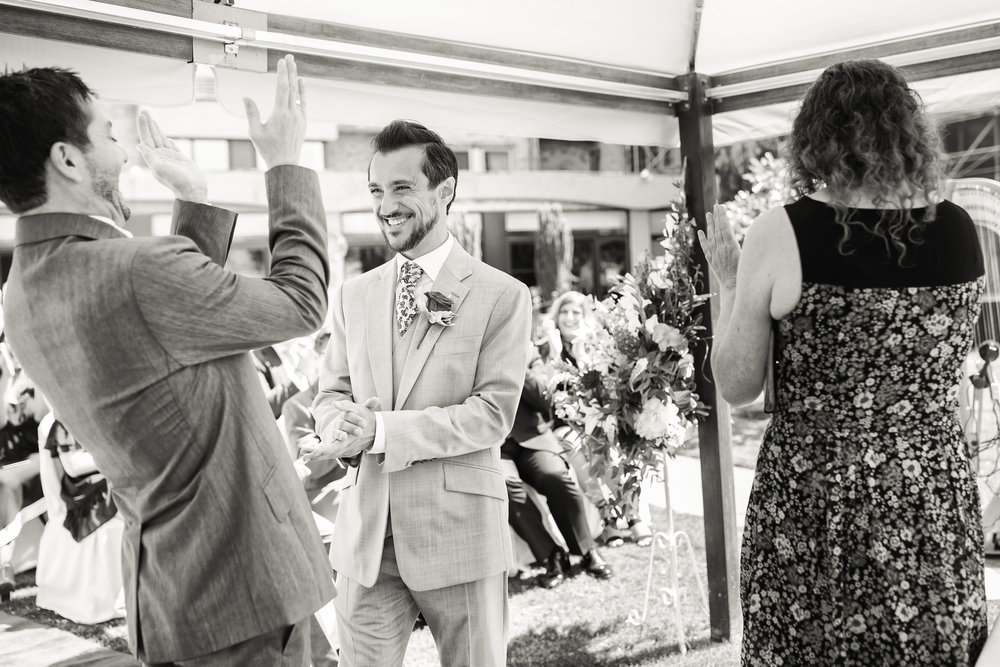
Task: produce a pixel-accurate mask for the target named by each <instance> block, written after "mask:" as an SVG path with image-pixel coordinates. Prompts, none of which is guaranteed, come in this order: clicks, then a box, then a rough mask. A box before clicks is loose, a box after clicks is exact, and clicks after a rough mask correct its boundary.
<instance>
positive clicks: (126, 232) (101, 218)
mask: <svg viewBox="0 0 1000 667" xmlns="http://www.w3.org/2000/svg"><path fill="white" fill-rule="evenodd" d="M90 217H91V218H93V219H94V220H98V221H100V222H103V223H105V224H108V225H111V226H112V227H114V228H115V229H117V230H118V231H120V232H121V233H122V234H124V235H125V236H127V237H128V238H132V236H133V234H132V232H130V231H129V230H127V229H125V228H124V227H119V226H118V225H117V224H115V221H114V220H112V219H111V218H105V217H104V216H103V215H92V216H90Z"/></svg>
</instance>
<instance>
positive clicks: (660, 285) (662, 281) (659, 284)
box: [646, 271, 674, 289]
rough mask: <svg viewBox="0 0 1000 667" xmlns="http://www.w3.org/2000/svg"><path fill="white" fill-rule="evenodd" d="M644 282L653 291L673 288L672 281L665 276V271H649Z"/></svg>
mask: <svg viewBox="0 0 1000 667" xmlns="http://www.w3.org/2000/svg"><path fill="white" fill-rule="evenodd" d="M646 282H648V283H649V286H650V287H652V288H653V289H671V288H673V286H674V281H672V280H671V279H670V278H669V277H668V276H667V272H666V271H650V272H649V277H648V278H646Z"/></svg>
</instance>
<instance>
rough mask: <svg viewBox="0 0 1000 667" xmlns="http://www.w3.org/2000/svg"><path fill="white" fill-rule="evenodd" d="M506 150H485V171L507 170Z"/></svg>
mask: <svg viewBox="0 0 1000 667" xmlns="http://www.w3.org/2000/svg"><path fill="white" fill-rule="evenodd" d="M507 162H508V155H507V151H486V171H507V170H508V169H509V167H508V166H507Z"/></svg>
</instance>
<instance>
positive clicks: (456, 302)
mask: <svg viewBox="0 0 1000 667" xmlns="http://www.w3.org/2000/svg"><path fill="white" fill-rule="evenodd" d="M372 143H373V145H374V149H375V151H374V155H373V157H372V160H371V163H370V165H369V169H368V175H369V185H368V188H369V190H370V192H371V196H372V206H373V209H374V212H375V216H376V218H377V220H378V224H379V227H380V229H381V231H382V234H383V236H385V240H386V243H387V244H388V245H389V247H390V248H392V249H393V250H394V251H396V253H397V254H396V256H395V257H394V258H393V259H391V260H390V261H389V262H387V263H386V264H383V265H382V266H380V267H379V268H376V269H373V270H372V271H369V272H367V273H365V274H363V275H361V276H359V277H357V278H354V279H352V280H349V281H347V282H346V283H344V285H343V286H342V288H341V289H340V290H339V293H336V294H335V295H334V301H333V308H332V319H333V333H332V335H331V338H330V344H329V347H328V348H327V352H326V356H325V359H324V362H323V367H322V371H321V375H320V393H319V395H318V396H317V398H316V401H315V403H314V405H313V407H314V412H315V415H316V421H317V431H318V432H319V433H320V435H321V438H322V443H321V444H320V445H318V446H317V447H316V448H315V449H313V450H312V451H310V452H308V453H307V454H306V456H307V457H308V458H329V457H337V458H340V459H344V460H350V461H351V467H350V469H349V471H348V473H347V476H346V478H345V481H346V483H347V485H348V487H347V488H346V489H345V490H344V491H343V492H342V495H341V500H340V510H339V512H338V514H337V520H336V523H335V526H336V527H335V532H334V536H333V544H332V548H331V552H330V560H331V562H332V563H333V567H334V569H336V570H337V573H338V575H337V585H338V590H339V592H340V594H339V595H338V597H337V598H336V602H335V607H336V611H337V618H338V624H339V628H338V629H339V637H340V639H341V644H342V646H341V655H340V659H341V664H342V665H344V666H347V667H350V666H351V665H400V664H402V661H403V655H404V653H405V651H406V645H407V642H408V641H409V636H410V633H411V630H412V628H413V623H414V621H415V620H416V618H417V614H418V612H422V613H423V616H424V619H425V620H426V621H427V625H428V627H429V628H430V630H431V633H432V634H433V635H434V639H435V641H436V642H437V646H438V652H439V654H440V656H441V663H442V664H443V665H477V666H478V665H484V666H485V665H489V666H497V667H499V666H501V665H504V664H505V662H506V641H507V570H508V569H509V568H510V566H511V564H512V555H511V545H510V537H509V532H508V528H507V492H506V488H505V486H504V478H503V475H502V473H501V472H500V445H501V444H502V442H503V440H504V438H505V437H506V436H507V434H508V433H509V432H510V429H511V425H512V423H513V419H514V413H515V411H516V409H517V402H518V398H519V396H520V394H521V386H522V383H523V380H524V372H523V371H524V368H525V366H526V364H527V359H526V352H527V347H528V346H527V344H526V343H527V341H528V339H529V328H530V322H531V300H530V297H529V293H528V289H527V287H526V286H525V285H524V284H522V283H520V282H519V281H517V280H515V279H513V278H511V277H510V276H509V275H507V274H505V273H503V272H501V271H499V270H497V269H494V268H492V267H490V266H488V265H486V264H484V263H482V262H480V261H478V260H476V259H473V257H472V256H470V255H469V253H467V252H466V251H465V250H463V249H462V247H461V246H460V245H459V244H458V243H456V241H455V238H454V237H453V236H451V234H449V232H448V227H447V212H448V210H449V208H450V206H451V202H452V201H453V200H454V198H455V186H456V183H457V180H458V163H457V161H456V159H455V154H454V153H453V152H452V150H451V149H450V148H448V147H447V146H446V145H445V144H444V142H443V141H442V140H441V137H439V136H438V135H437V134H436V133H434V132H432V131H430V130H428V129H427V128H425V127H423V126H422V125H419V124H417V123H412V122H407V121H394V122H392V123H391V124H389V125H388V126H387V127H385V128H384V129H383V130H382V131H381V132H380V133H379V134H378V136H376V137H375V139H374V141H373V142H372ZM435 293H436V294H435Z"/></svg>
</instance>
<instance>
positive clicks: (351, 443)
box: [299, 396, 380, 463]
mask: <svg viewBox="0 0 1000 667" xmlns="http://www.w3.org/2000/svg"><path fill="white" fill-rule="evenodd" d="M333 406H334V407H335V408H337V409H338V410H340V414H339V415H338V416H337V417H335V418H334V419H333V421H332V422H331V423H330V425H329V426H328V427H327V428H326V429H324V433H322V434H320V437H321V438H322V441H321V442H314V443H305V442H303V443H301V447H300V449H299V452H300V457H301V459H302V460H303V461H305V462H307V463H308V462H309V461H317V460H323V459H351V458H354V457H355V456H357V455H359V454H361V453H362V452H364V451H365V450H367V449H368V448H370V447H371V446H372V444H373V443H374V442H375V411H376V410H378V409H379V407H380V405H379V400H378V398H377V397H375V396H372V397H371V398H369V399H368V400H367V401H365V402H364V403H355V402H354V401H346V400H345V401H335V402H334V403H333Z"/></svg>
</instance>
